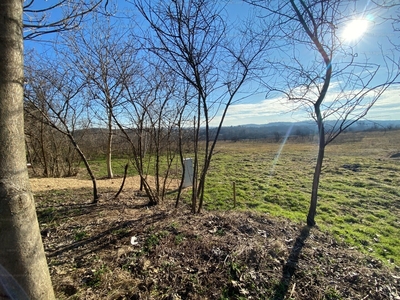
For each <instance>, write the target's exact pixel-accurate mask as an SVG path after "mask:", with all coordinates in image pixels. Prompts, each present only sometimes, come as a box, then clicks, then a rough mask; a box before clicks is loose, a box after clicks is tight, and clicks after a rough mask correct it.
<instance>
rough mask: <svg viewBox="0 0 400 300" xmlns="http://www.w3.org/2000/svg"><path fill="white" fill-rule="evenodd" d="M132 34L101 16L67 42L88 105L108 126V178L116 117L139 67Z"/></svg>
mask: <svg viewBox="0 0 400 300" xmlns="http://www.w3.org/2000/svg"><path fill="white" fill-rule="evenodd" d="M129 32H130V29H129V28H128V27H127V26H126V25H124V24H122V23H119V22H117V21H113V20H110V18H103V17H102V15H98V16H97V17H96V19H95V22H93V24H92V26H90V27H86V28H84V29H80V30H79V31H74V32H71V34H70V35H69V36H68V38H67V39H66V44H67V49H66V50H65V51H67V52H66V54H65V56H66V57H67V58H68V59H70V61H71V62H72V65H73V66H74V67H75V68H76V69H77V75H78V76H79V77H80V78H81V80H82V81H84V82H85V83H86V87H85V90H86V91H87V93H86V95H87V97H88V99H87V103H88V104H87V105H88V107H89V108H91V110H92V114H93V115H94V116H95V118H97V119H99V120H100V122H101V123H105V124H106V128H107V147H106V164H107V176H108V178H113V171H112V144H113V131H114V128H113V125H114V124H113V115H114V116H117V114H118V104H119V101H120V100H121V98H122V97H121V95H122V93H123V91H124V83H125V82H126V77H127V76H129V74H127V73H128V71H130V70H131V69H132V68H133V66H134V65H135V64H136V63H135V61H134V60H135V58H136V53H135V52H136V49H135V41H134V40H133V39H132V38H131V35H130V34H129ZM104 116H105V118H104Z"/></svg>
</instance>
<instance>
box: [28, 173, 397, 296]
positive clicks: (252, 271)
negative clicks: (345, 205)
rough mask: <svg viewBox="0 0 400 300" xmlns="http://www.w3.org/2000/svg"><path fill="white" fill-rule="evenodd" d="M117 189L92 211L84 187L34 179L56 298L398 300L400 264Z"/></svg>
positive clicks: (278, 227)
mask: <svg viewBox="0 0 400 300" xmlns="http://www.w3.org/2000/svg"><path fill="white" fill-rule="evenodd" d="M119 182H120V179H115V180H99V182H98V183H99V188H100V189H102V190H104V191H105V192H103V194H102V198H101V199H100V203H99V204H97V205H92V204H90V200H91V195H90V189H88V188H89V187H91V183H90V181H82V180H75V179H32V180H31V183H32V188H33V191H34V192H35V199H36V202H37V207H38V208H37V211H38V217H39V220H40V223H41V230H42V236H43V242H44V245H45V250H46V254H47V257H48V262H49V268H50V273H51V276H52V280H53V285H54V288H55V291H56V295H57V298H58V299H175V300H177V299H331V300H333V299H393V300H398V299H400V296H399V293H400V269H399V268H398V267H395V266H392V267H388V266H386V265H385V264H383V263H382V262H380V261H378V260H376V259H373V258H371V257H367V256H364V255H362V254H360V253H359V252H357V251H356V250H355V249H352V248H350V247H348V246H347V245H345V244H341V243H338V242H337V241H335V239H333V238H332V237H331V236H330V235H328V234H326V233H324V232H321V231H320V230H319V229H318V227H317V226H316V227H313V228H310V227H307V226H303V225H302V224H294V223H292V222H290V221H288V220H285V219H277V218H273V217H271V216H269V215H268V214H256V213H251V212H237V211H229V212H204V213H202V214H200V215H192V214H190V213H189V209H188V207H186V206H185V205H184V204H183V205H182V206H181V207H180V208H179V209H175V208H174V201H173V200H168V201H165V202H164V203H162V204H161V205H159V206H156V207H151V208H150V207H147V206H146V203H147V201H146V199H145V198H143V197H142V196H143V195H142V194H141V193H139V192H138V191H137V189H138V181H137V180H135V179H134V178H130V179H129V180H128V181H127V185H126V189H125V190H124V192H123V193H122V194H121V195H120V197H119V198H118V199H113V197H112V195H113V194H114V192H115V191H117V190H118V188H119ZM62 188H63V189H65V190H61V191H60V189H62ZM132 237H133V242H134V245H133V244H132V243H131V242H132ZM135 242H137V244H135Z"/></svg>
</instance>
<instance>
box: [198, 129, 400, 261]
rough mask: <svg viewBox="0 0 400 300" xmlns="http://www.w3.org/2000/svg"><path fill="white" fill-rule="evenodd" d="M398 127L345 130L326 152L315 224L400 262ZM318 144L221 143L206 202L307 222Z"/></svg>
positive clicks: (363, 249)
mask: <svg viewBox="0 0 400 300" xmlns="http://www.w3.org/2000/svg"><path fill="white" fill-rule="evenodd" d="M398 152H400V131H391V132H386V133H384V132H369V133H364V132H362V133H346V134H344V135H342V136H341V137H339V138H338V140H337V141H336V142H334V143H333V144H331V145H329V146H328V147H327V150H326V154H325V160H324V167H323V171H322V175H321V181H320V189H319V200H318V201H319V202H318V208H317V217H316V222H317V225H318V226H319V228H320V229H322V230H324V231H327V232H330V233H333V234H334V236H335V237H336V238H337V239H338V240H340V241H345V242H347V243H349V244H350V245H351V246H352V247H356V248H357V249H359V250H361V251H362V252H365V253H369V254H372V255H374V256H376V257H379V258H380V259H382V260H383V261H384V262H386V263H389V264H396V265H400V219H399V216H400V187H399V186H400V160H399V159H393V158H390V155H392V154H394V153H398ZM316 155H317V145H316V142H312V141H305V142H299V141H295V140H293V141H290V140H289V141H287V142H286V143H285V144H284V145H283V144H273V143H263V142H240V143H230V142H224V143H220V144H219V146H218V147H217V152H216V154H215V156H214V159H213V163H212V167H211V170H210V173H209V177H208V179H209V180H208V184H207V188H206V190H207V195H206V199H207V200H206V207H207V208H208V209H232V208H233V188H232V182H235V185H236V201H237V204H236V209H239V210H256V211H259V212H263V213H268V214H271V215H274V216H283V217H285V218H289V219H291V220H293V221H295V222H300V223H303V224H304V223H305V219H306V215H307V212H308V205H309V201H310V194H311V183H312V176H313V169H314V166H315V160H316Z"/></svg>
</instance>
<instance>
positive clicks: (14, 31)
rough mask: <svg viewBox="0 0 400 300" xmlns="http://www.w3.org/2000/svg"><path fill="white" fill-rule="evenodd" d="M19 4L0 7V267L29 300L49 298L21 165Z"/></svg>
mask: <svg viewBox="0 0 400 300" xmlns="http://www.w3.org/2000/svg"><path fill="white" fill-rule="evenodd" d="M22 4H23V1H21V0H2V1H1V2H0V49H1V52H0V264H1V265H2V266H3V267H4V268H5V269H6V270H7V271H8V272H9V273H10V274H11V275H12V276H13V277H14V278H15V279H16V281H17V282H18V284H19V285H20V286H21V288H22V289H23V290H24V291H25V292H26V294H27V295H28V297H29V298H30V299H40V300H42V299H54V292H53V288H52V285H51V280H50V275H49V270H48V267H47V262H46V257H45V254H44V248H43V244H42V240H41V235H40V230H39V224H38V220H37V216H36V211H35V203H34V200H33V196H32V193H31V188H30V184H29V177H28V171H27V166H26V153H25V143H24V118H23V84H24V74H23V35H22V33H23V27H22V13H23V7H22ZM0 290H1V288H0ZM1 292H2V294H3V295H1V296H0V297H2V296H4V289H3V290H2V291H1Z"/></svg>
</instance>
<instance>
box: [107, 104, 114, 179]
mask: <svg viewBox="0 0 400 300" xmlns="http://www.w3.org/2000/svg"><path fill="white" fill-rule="evenodd" d="M110 105H111V104H110ZM107 122H108V124H107V125H108V139H107V159H106V163H107V177H108V178H110V179H111V178H113V177H114V174H113V171H112V165H111V155H112V140H113V132H112V107H109V108H108V121H107Z"/></svg>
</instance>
